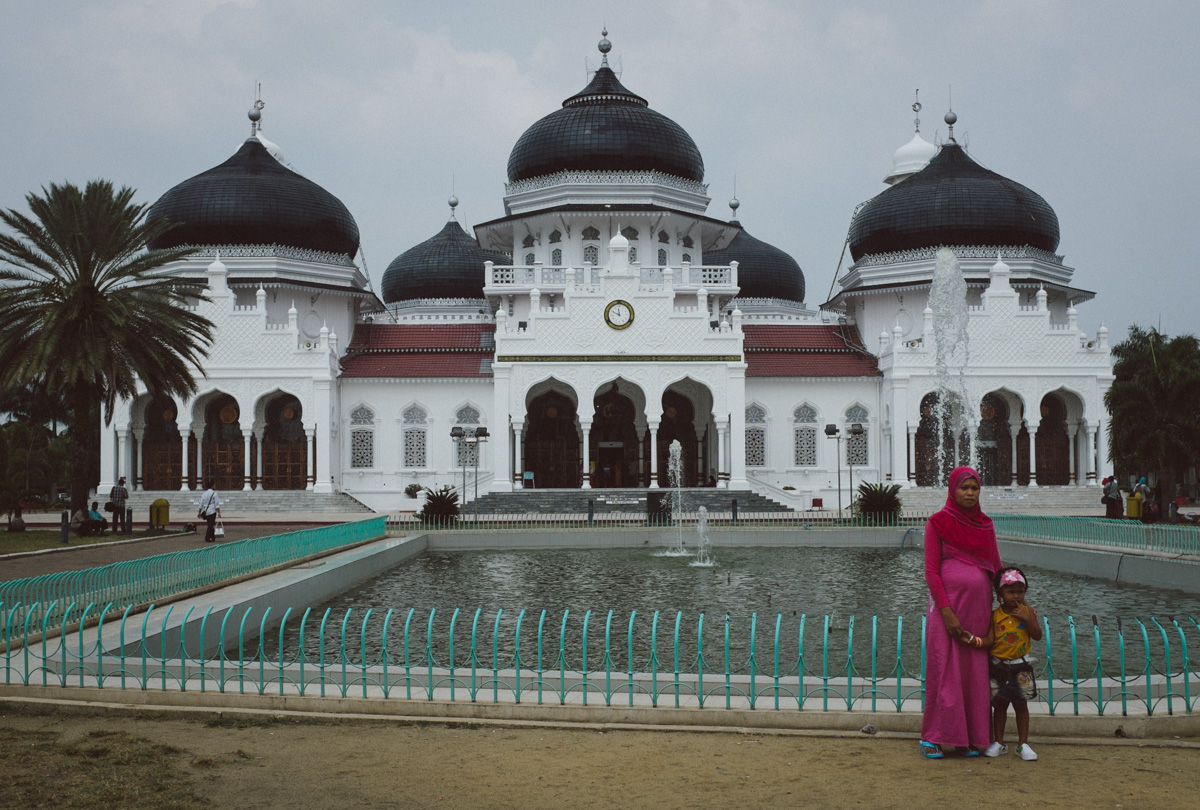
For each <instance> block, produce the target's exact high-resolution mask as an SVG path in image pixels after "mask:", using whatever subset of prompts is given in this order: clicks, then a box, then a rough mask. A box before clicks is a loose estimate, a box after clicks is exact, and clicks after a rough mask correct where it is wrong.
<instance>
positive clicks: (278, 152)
mask: <svg viewBox="0 0 1200 810" xmlns="http://www.w3.org/2000/svg"><path fill="white" fill-rule="evenodd" d="M254 137H255V138H257V139H258V142H259V143H261V144H262V145H263V148H264V149H266V150H267V152H268V153H269V154H270V155H271V157H273V158H275V159H276V160H277V161H279V163H280V165H282V166H286V167H287V168H289V169H291V168H292V164H290V163H288V162H287V158H285V157H284V156H283V150H282V149H280V148H279V145H278V144H276V143H274V142H272V141H268V140H267V139H266V137H264V136H263V134H262V130H259V131H258V133H257V134H256V135H255V136H254Z"/></svg>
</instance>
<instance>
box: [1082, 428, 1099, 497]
mask: <svg viewBox="0 0 1200 810" xmlns="http://www.w3.org/2000/svg"><path fill="white" fill-rule="evenodd" d="M1084 435H1085V438H1084V442H1086V445H1085V447H1084V450H1085V452H1084V454H1083V462H1084V468H1083V476H1084V481H1083V484H1084V485H1086V486H1090V485H1092V484H1094V483H1096V426H1095V425H1091V424H1089V425H1085V427H1084Z"/></svg>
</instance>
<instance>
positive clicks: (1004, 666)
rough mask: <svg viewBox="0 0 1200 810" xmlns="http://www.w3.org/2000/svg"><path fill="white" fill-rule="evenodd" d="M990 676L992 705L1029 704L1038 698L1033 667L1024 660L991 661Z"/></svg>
mask: <svg viewBox="0 0 1200 810" xmlns="http://www.w3.org/2000/svg"><path fill="white" fill-rule="evenodd" d="M988 675H989V676H990V677H991V680H992V703H996V702H997V701H1004V702H1005V703H1018V704H1019V703H1028V702H1029V701H1031V700H1033V699H1034V698H1035V697H1037V682H1036V681H1035V680H1034V678H1033V665H1032V664H1030V663H1029V662H1028V661H1026V660H1025V659H1024V658H1021V659H1018V660H1016V661H1000V660H998V659H995V658H993V659H991V662H990V663H989V664H988Z"/></svg>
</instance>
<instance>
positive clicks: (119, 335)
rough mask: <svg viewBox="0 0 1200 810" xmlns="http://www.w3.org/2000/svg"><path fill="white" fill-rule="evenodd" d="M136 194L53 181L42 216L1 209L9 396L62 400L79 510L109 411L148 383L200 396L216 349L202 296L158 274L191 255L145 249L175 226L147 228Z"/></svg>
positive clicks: (34, 205) (42, 200) (3, 346)
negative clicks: (210, 350) (208, 358)
mask: <svg viewBox="0 0 1200 810" xmlns="http://www.w3.org/2000/svg"><path fill="white" fill-rule="evenodd" d="M133 195H134V191H133V189H131V188H128V187H123V188H121V189H120V190H119V191H116V190H114V188H113V185H112V183H110V182H108V181H106V180H93V181H91V182H89V183H88V184H87V186H86V188H84V189H83V190H80V189H79V188H78V187H76V186H74V185H71V184H69V183H66V184H63V185H56V184H54V183H51V184H50V188H49V189H46V188H43V189H42V194H41V195H40V196H39V195H38V194H34V193H31V194H28V195H26V197H25V200H26V202H27V203H28V204H29V210H30V212H31V213H32V217H30V216H26V215H24V214H22V213H20V212H18V211H15V210H12V209H9V210H7V211H3V210H0V220H3V222H4V224H6V225H7V226H8V227H9V228H11V229H12V230H13V231H14V234H12V235H9V234H0V261H3V262H4V264H3V265H0V287H3V288H4V294H3V295H2V296H0V357H3V358H4V363H3V364H2V365H0V390H3V391H12V390H14V389H16V388H19V387H21V386H26V385H34V386H42V387H44V388H45V389H46V390H49V391H55V392H58V393H59V395H60V396H61V398H62V399H63V400H64V401H65V403H66V408H67V414H68V417H67V418H68V425H69V428H70V437H71V445H72V450H71V452H72V463H71V509H72V511H74V510H76V509H79V508H82V507H84V506H85V504H86V502H87V497H88V492H89V489H90V488H91V486H92V484H93V483H94V478H93V476H94V473H93V472H92V470H93V469H94V463H95V462H94V459H95V451H96V445H97V436H98V435H99V430H100V406H101V405H103V406H104V413H105V414H106V418H107V419H109V420H111V418H112V413H113V406H114V405H115V404H116V401H117V399H118V398H119V397H120V398H129V397H132V396H134V395H135V394H136V393H137V390H138V387H137V386H138V381H139V380H140V381H141V382H142V383H143V384H145V386H146V387H147V388H148V389H149V390H150V391H152V392H154V393H161V394H190V393H193V392H194V391H195V390H196V383H195V380H194V379H193V378H192V369H193V368H198V367H199V361H200V359H201V358H202V357H204V356H205V353H206V349H207V347H208V346H209V345H210V344H211V343H212V329H213V324H212V322H211V321H209V320H208V319H207V318H204V317H203V316H201V315H199V314H198V313H197V312H195V311H193V310H190V309H188V307H187V304H188V302H189V298H191V299H195V298H197V297H199V296H201V295H202V294H203V291H202V289H200V288H198V287H196V286H191V285H187V284H186V283H185V282H181V281H180V280H179V279H176V278H173V277H170V276H166V275H163V274H161V273H157V272H156V271H158V270H159V269H160V268H161V267H162V266H163V265H165V264H167V263H169V262H173V261H176V260H178V259H181V258H183V257H185V256H186V255H188V253H189V252H190V251H189V250H188V249H187V248H172V249H168V250H147V249H146V244H147V242H149V241H151V240H153V239H154V238H155V237H156V236H158V235H160V234H162V233H163V232H164V231H166V230H167V229H169V228H170V227H172V226H171V225H170V224H169V223H167V222H166V221H165V220H159V219H156V220H153V221H150V222H147V221H146V220H145V215H146V206H145V205H144V204H135V203H133V202H132V200H133Z"/></svg>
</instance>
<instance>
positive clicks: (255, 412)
mask: <svg viewBox="0 0 1200 810" xmlns="http://www.w3.org/2000/svg"><path fill="white" fill-rule="evenodd" d="M599 49H600V52H601V54H602V55H603V57H602V63H601V65H600V67H599V69H597V70H596V71H595V73H594V74H592V76H591V80H590V82H589V83H588V84H587V86H586V87H584V88H583V89H582V90H580V91H579V92H578V93H576V94H574V95H572V96H570V97H569V98H567V99H566V100H564V101H563V102H562V106H561V108H560V109H556V110H554V111H552V112H550V113H549V114H548V115H546V116H545V117H544V118H542V119H541V120H539V121H536V122H534V123H533V124H532V125H531V126H530V127H529V128H528V129H527V130H526V131H525V133H524V134H523V135H522V136H521V137H520V139H519V140H518V141H517V143H516V144H515V145H514V147H513V149H512V152H511V155H510V157H509V160H508V183H507V185H506V187H505V194H504V198H503V199H504V216H501V217H498V218H496V219H492V220H490V221H487V222H483V223H480V224H477V225H475V227H474V235H473V236H472V235H471V233H470V232H468V231H467V230H465V229H464V228H463V226H462V225H461V224H460V223H459V222H458V221H457V220H456V217H455V214H454V211H455V206H456V205H457V203H458V201H457V199H455V198H453V197H452V198H451V199H450V216H449V220H448V221H447V223H446V225H445V227H444V228H443V229H442V230H441V231H439V232H438V233H436V234H433V235H432V236H431V237H430V238H429V239H428V240H426V241H424V242H422V243H421V244H418V245H416V246H414V247H412V248H411V249H409V250H407V251H405V252H404V253H402V254H401V255H400V256H398V257H396V259H395V260H394V261H392V262H391V264H390V265H389V266H388V268H387V271H386V272H385V273H384V275H383V279H382V283H381V284H380V291H379V293H378V294H377V293H376V292H375V291H374V289H373V288H372V285H371V283H370V280H369V278H368V276H367V275H366V273H365V272H364V270H363V268H362V266H360V264H358V263H356V259H357V258H358V255H359V234H358V228H357V225H356V224H355V221H354V218H353V216H352V215H351V213H350V211H348V210H347V208H346V207H345V206H344V205H343V204H342V203H341V202H340V201H339V200H338V199H337V198H335V197H334V196H333V195H332V194H330V193H329V192H327V191H326V190H325V189H323V188H322V187H321V186H319V185H317V183H315V182H313V181H312V180H309V179H308V178H305V177H303V176H301V175H300V174H298V173H297V172H295V171H293V170H292V169H291V168H289V166H288V165H287V163H286V161H285V160H284V159H283V157H282V154H281V152H280V150H279V149H278V147H276V146H275V144H273V143H271V142H270V141H268V140H267V139H266V138H265V137H264V136H263V135H262V132H261V129H260V118H261V104H259V105H256V107H255V108H254V109H252V110H251V112H250V118H251V136H250V137H249V138H248V139H247V140H246V141H245V142H244V143H243V144H242V145H241V147H240V148H239V149H238V150H237V151H236V153H234V154H233V156H232V157H230V158H229V159H228V160H226V161H225V162H224V163H222V164H220V165H219V166H216V167H214V168H212V169H210V170H208V171H206V172H203V173H201V174H198V175H196V176H195V177H192V178H190V179H188V180H184V181H183V182H181V183H179V184H178V185H177V186H175V187H174V188H172V189H170V190H169V191H168V192H167V193H166V194H164V195H163V196H162V198H161V199H159V200H158V201H157V202H156V203H155V204H154V205H153V207H152V208H151V210H150V216H151V217H155V216H162V217H166V218H168V219H170V220H172V221H174V222H176V223H179V226H178V227H177V228H175V229H174V230H172V231H170V232H169V233H168V234H167V235H166V236H164V237H161V238H160V239H159V240H158V241H157V242H156V243H154V244H152V245H151V247H154V248H162V247H172V246H177V245H187V246H191V247H193V248H195V252H194V253H193V254H192V255H191V256H190V257H189V258H187V259H184V260H181V261H178V262H175V263H174V264H172V265H169V266H168V267H166V268H165V269H164V271H163V272H165V273H168V274H170V275H173V276H176V277H178V278H181V279H187V280H188V281H192V282H198V283H200V284H204V285H206V286H207V295H206V297H204V298H198V299H196V300H195V302H194V306H195V308H196V309H197V310H198V311H199V312H200V313H202V314H203V315H205V316H206V317H208V318H209V319H211V320H212V321H213V322H214V323H215V324H216V330H215V342H214V345H213V346H212V347H211V350H210V352H209V356H208V359H207V361H206V363H205V365H204V367H203V368H199V369H197V375H196V376H197V381H198V383H199V391H198V392H197V394H196V395H195V396H193V397H190V398H172V397H164V396H156V395H155V394H154V393H153V392H149V391H146V392H144V393H143V394H142V395H141V396H138V397H136V398H134V399H132V400H125V401H121V402H119V403H118V405H117V407H116V409H115V411H114V413H113V414H112V417H113V418H112V421H111V424H110V425H108V426H106V427H104V428H103V434H102V436H101V464H102V466H101V479H102V480H101V483H100V491H102V492H104V491H107V489H108V487H110V486H111V485H112V484H113V483H114V482H115V481H116V479H117V478H118V477H119V476H125V477H126V478H127V479H128V480H129V481H130V482H132V483H133V484H134V488H135V489H137V490H144V491H173V492H180V491H189V490H197V489H199V488H200V487H201V482H202V479H204V478H206V477H210V476H211V477H212V478H213V479H214V480H215V481H216V483H217V486H218V487H219V488H220V489H222V490H224V491H232V490H241V491H243V492H254V491H270V490H307V491H309V492H313V493H334V492H342V493H346V494H349V495H351V496H353V497H354V498H355V499H357V500H359V501H361V502H362V503H364V504H366V505H367V506H369V507H370V508H372V509H375V510H378V511H392V510H398V509H403V508H406V506H405V505H406V504H409V506H408V507H407V508H412V506H411V504H412V503H413V501H412V500H411V498H410V496H409V495H406V494H405V490H406V488H407V489H411V488H412V486H411V485H413V484H417V485H420V486H428V487H434V486H441V485H443V484H457V483H458V482H459V481H460V476H462V474H463V472H464V471H465V470H468V469H469V470H470V471H471V472H472V474H473V475H474V474H475V473H476V472H477V474H478V478H477V479H476V480H477V482H478V483H477V486H478V487H479V491H480V493H481V494H482V493H484V492H489V493H509V492H512V491H514V490H518V489H523V488H528V487H534V488H539V489H541V488H559V489H605V488H625V489H628V488H644V489H654V488H659V487H666V486H668V485H669V480H668V467H669V463H668V460H669V459H670V458H671V447H672V444H673V443H674V442H676V441H677V442H678V443H679V450H677V451H676V454H677V455H676V458H677V459H678V461H677V467H676V468H677V470H678V474H679V475H680V478H681V481H680V483H681V484H682V485H683V486H689V487H690V486H713V487H718V488H725V489H728V490H733V491H744V490H754V491H756V492H758V493H760V494H764V495H767V496H769V497H773V498H777V499H779V500H782V501H783V502H785V503H788V504H790V505H792V506H794V507H796V508H804V509H807V508H812V507H814V506H817V505H820V504H822V503H824V504H826V505H828V504H830V503H832V502H835V501H836V500H837V498H838V495H839V494H840V492H841V491H842V484H841V480H840V479H841V474H842V472H843V469H844V468H847V467H849V466H851V465H852V467H853V471H854V473H855V475H856V478H857V479H858V480H859V481H870V482H885V483H886V482H890V483H898V484H900V485H901V486H902V487H927V486H932V485H934V484H935V483H936V482H937V481H938V480H939V479H940V478H941V476H942V475H943V473H944V468H945V467H946V466H947V465H952V464H953V463H954V462H955V460H956V459H961V460H970V461H972V462H973V463H975V464H977V465H978V466H979V467H980V469H981V473H982V475H983V476H984V478H985V481H984V483H985V484H990V485H1000V486H1005V487H1013V488H1022V487H1028V488H1033V487H1047V486H1049V487H1082V486H1086V485H1088V484H1094V483H1095V481H1096V480H1097V479H1098V477H1102V476H1105V475H1108V474H1110V473H1111V472H1112V470H1111V462H1109V461H1108V459H1107V457H1108V451H1107V447H1106V435H1107V429H1106V428H1107V426H1106V419H1107V414H1106V412H1105V409H1104V406H1103V396H1104V392H1105V391H1106V390H1107V388H1108V386H1109V385H1110V384H1111V381H1112V379H1113V378H1112V372H1111V365H1110V357H1109V345H1108V335H1107V330H1106V329H1104V328H1103V327H1101V328H1100V329H1099V330H1098V332H1097V333H1096V334H1095V335H1087V334H1085V333H1084V332H1083V331H1081V330H1080V329H1079V327H1078V323H1077V314H1076V309H1075V307H1076V305H1077V304H1079V303H1082V302H1085V301H1087V300H1089V299H1091V298H1092V297H1093V293H1091V292H1089V291H1087V290H1084V289H1080V288H1078V287H1075V286H1073V276H1074V270H1073V269H1072V268H1071V267H1068V266H1066V265H1065V264H1064V263H1063V257H1062V256H1061V255H1058V254H1056V252H1055V251H1056V250H1057V249H1058V246H1059V226H1058V219H1057V217H1056V215H1055V212H1054V210H1053V209H1052V208H1051V207H1050V205H1049V204H1047V202H1046V201H1045V200H1044V199H1043V198H1042V197H1041V196H1039V195H1038V194H1037V193H1035V192H1034V191H1032V190H1030V189H1029V188H1026V187H1025V186H1023V185H1021V184H1019V183H1017V182H1014V181H1013V180H1009V179H1008V178H1006V177H1004V176H1002V175H1000V174H997V173H996V172H993V171H990V170H988V169H986V168H984V167H983V166H981V165H979V164H978V163H977V162H976V161H974V160H973V159H972V158H971V156H970V155H969V154H968V153H967V151H966V150H965V149H964V148H963V147H962V146H961V145H959V144H958V143H957V142H956V141H955V139H954V134H953V132H954V130H953V124H954V123H955V116H954V113H949V114H947V116H946V123H947V124H949V125H950V135H949V138H948V139H947V141H946V142H945V143H944V144H941V145H940V147H938V146H934V145H933V144H931V143H929V142H928V141H926V140H925V139H924V138H922V136H921V134H920V132H919V131H918V132H917V133H916V134H915V135H914V136H913V138H912V140H911V141H909V142H908V143H907V144H905V145H904V146H901V147H900V148H899V149H898V150H897V151H896V153H895V162H894V169H893V171H892V172H891V173H890V174H889V175H888V177H886V178H885V179H884V180H883V182H884V184H885V186H886V187H885V188H884V189H883V190H882V191H880V193H879V194H877V195H876V196H875V197H873V198H872V199H870V200H869V201H867V202H866V203H864V204H862V205H861V206H860V207H859V209H858V210H857V211H856V212H855V214H854V217H853V220H852V223H851V226H850V231H849V234H848V237H847V247H848V251H849V256H850V259H851V263H850V264H849V266H848V268H846V269H845V271H844V272H843V273H842V274H841V275H840V276H839V277H838V279H837V288H836V291H835V294H834V295H833V297H832V298H831V299H830V300H828V301H824V302H812V301H810V300H808V299H807V289H806V285H805V277H804V273H803V271H802V270H801V268H800V266H799V265H798V264H797V263H796V261H795V260H793V259H792V258H791V257H790V256H788V255H787V254H786V253H784V252H783V251H781V250H779V249H778V248H775V247H773V246H772V245H770V244H768V243H767V242H764V241H762V240H760V239H758V238H756V237H755V236H752V235H751V234H750V232H749V231H748V230H747V229H746V228H745V227H744V226H743V225H742V223H741V222H739V221H738V219H737V218H736V217H737V208H738V201H737V200H736V199H735V200H733V201H732V202H731V203H730V208H731V209H732V211H733V218H732V219H729V220H726V219H722V218H718V217H714V216H711V215H710V214H709V213H708V209H709V203H710V198H709V197H708V196H707V187H706V185H705V183H704V161H703V159H702V157H701V154H700V150H699V148H698V147H697V145H696V144H695V142H694V141H693V140H692V138H691V137H690V136H689V135H688V133H687V132H685V131H684V130H683V128H681V127H680V126H679V125H678V124H676V123H675V122H674V121H672V120H671V119H670V118H668V117H666V116H665V115H663V114H662V113H660V112H657V111H656V110H654V109H652V108H651V106H650V103H649V101H648V100H647V99H645V98H643V97H642V96H640V95H638V94H637V93H635V92H633V91H631V90H629V89H628V88H626V87H625V86H624V85H623V84H622V82H621V81H620V80H619V78H618V77H617V75H616V74H615V73H614V72H613V70H612V69H611V68H610V67H609V65H608V58H607V54H608V52H609V51H610V49H611V43H610V42H609V40H608V39H607V37H606V35H605V38H604V39H602V40H601V41H600V44H599ZM943 248H948V249H949V252H947V251H945V250H941V252H940V253H939V250H940V249H943ZM951 254H952V255H951ZM939 257H940V258H939ZM947 291H949V292H947ZM968 352H969V356H968ZM835 481H836V482H837V483H835ZM471 495H472V493H471V492H467V493H465V496H466V497H470V496H471Z"/></svg>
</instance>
